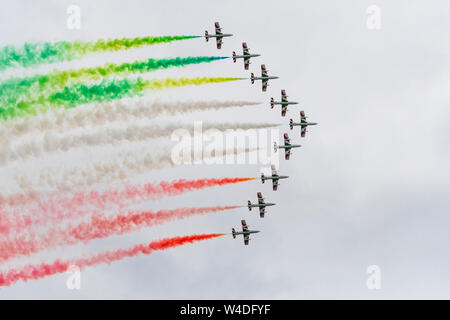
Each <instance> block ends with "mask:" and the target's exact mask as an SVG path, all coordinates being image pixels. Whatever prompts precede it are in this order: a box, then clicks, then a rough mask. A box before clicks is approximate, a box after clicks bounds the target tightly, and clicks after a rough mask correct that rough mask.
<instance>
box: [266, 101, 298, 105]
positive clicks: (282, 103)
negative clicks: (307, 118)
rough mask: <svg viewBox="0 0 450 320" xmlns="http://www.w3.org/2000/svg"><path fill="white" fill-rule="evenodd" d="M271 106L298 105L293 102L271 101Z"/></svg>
mask: <svg viewBox="0 0 450 320" xmlns="http://www.w3.org/2000/svg"><path fill="white" fill-rule="evenodd" d="M271 103H272V104H281V105H283V106H284V105H288V104H298V102H295V101H286V102H283V101H273V102H271Z"/></svg>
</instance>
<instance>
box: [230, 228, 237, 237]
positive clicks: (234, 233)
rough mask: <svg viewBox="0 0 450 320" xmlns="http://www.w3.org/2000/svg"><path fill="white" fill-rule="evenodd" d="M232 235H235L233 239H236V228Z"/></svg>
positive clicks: (232, 230)
mask: <svg viewBox="0 0 450 320" xmlns="http://www.w3.org/2000/svg"><path fill="white" fill-rule="evenodd" d="M231 234H232V235H233V239H236V230H234V228H232V229H231Z"/></svg>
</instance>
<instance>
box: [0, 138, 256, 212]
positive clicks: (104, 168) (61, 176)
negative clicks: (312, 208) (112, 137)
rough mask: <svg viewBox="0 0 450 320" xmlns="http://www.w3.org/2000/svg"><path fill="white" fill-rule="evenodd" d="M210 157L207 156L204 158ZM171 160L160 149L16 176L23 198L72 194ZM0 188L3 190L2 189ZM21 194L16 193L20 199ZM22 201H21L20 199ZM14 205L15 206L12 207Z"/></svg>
mask: <svg viewBox="0 0 450 320" xmlns="http://www.w3.org/2000/svg"><path fill="white" fill-rule="evenodd" d="M259 149H260V148H246V147H244V148H239V147H236V148H233V149H218V150H217V149H216V150H215V153H214V154H212V155H211V157H209V158H210V159H211V158H214V159H218V158H222V157H223V156H225V155H239V154H242V153H248V152H253V151H257V150H259ZM206 158H208V157H207V156H205V157H204V159H206ZM176 165H177V164H176V163H174V162H173V161H172V158H171V149H170V148H168V147H167V148H159V149H158V151H154V150H151V151H143V150H142V149H137V150H132V151H125V152H120V153H118V154H117V155H115V156H114V157H113V158H112V159H111V160H108V161H102V162H98V163H92V164H89V165H86V166H84V167H77V168H73V167H71V168H67V167H64V166H61V167H56V168H55V167H52V168H47V169H44V170H42V171H41V172H39V174H38V175H36V176H34V177H30V175H16V176H15V180H16V181H17V183H18V185H19V186H20V188H21V190H22V192H23V193H22V194H21V195H26V196H31V197H32V198H36V199H38V198H39V197H42V196H46V195H50V194H51V193H54V192H61V193H64V192H73V191H77V189H80V190H81V189H83V190H85V189H86V188H87V187H91V186H93V185H95V184H110V183H113V182H115V181H119V180H124V179H129V178H132V177H133V176H136V175H138V174H141V173H145V172H148V171H150V170H158V169H163V168H169V167H175V166H176ZM0 189H3V188H1V186H0ZM1 192H2V196H0V204H3V203H10V205H11V201H10V200H11V199H8V198H9V197H10V196H12V195H8V194H7V190H6V189H5V190H1ZM17 196H18V194H14V197H17ZM19 199H20V198H19ZM12 205H14V204H12Z"/></svg>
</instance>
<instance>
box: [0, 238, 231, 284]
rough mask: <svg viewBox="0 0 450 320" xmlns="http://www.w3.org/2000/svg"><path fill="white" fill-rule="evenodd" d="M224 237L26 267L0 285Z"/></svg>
mask: <svg viewBox="0 0 450 320" xmlns="http://www.w3.org/2000/svg"><path fill="white" fill-rule="evenodd" d="M224 235H226V233H212V234H200V235H191V236H183V237H175V238H166V239H162V240H157V241H153V242H150V243H149V244H138V245H135V246H133V247H131V248H129V249H119V250H115V251H106V252H103V253H100V254H97V255H93V256H91V257H88V258H79V259H74V260H69V261H61V260H56V261H55V262H53V263H52V264H46V263H43V264H40V265H27V266H25V267H23V268H17V269H12V270H9V271H6V272H3V273H0V285H1V286H10V285H12V284H14V283H15V282H17V281H19V280H22V281H28V280H33V279H34V280H37V279H41V278H44V277H47V276H51V275H54V274H57V273H62V272H66V271H67V270H68V268H69V267H70V266H71V265H76V266H78V267H79V268H80V269H82V268H85V267H89V266H94V265H97V264H100V263H108V264H109V263H111V262H114V261H119V260H122V259H124V258H129V257H134V256H137V255H138V254H147V255H148V254H151V253H152V252H153V251H154V250H166V249H169V248H173V247H177V246H181V245H184V244H186V243H194V242H197V241H202V240H208V239H213V238H217V237H221V236H224Z"/></svg>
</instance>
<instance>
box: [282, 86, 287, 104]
mask: <svg viewBox="0 0 450 320" xmlns="http://www.w3.org/2000/svg"><path fill="white" fill-rule="evenodd" d="M281 101H283V102H287V95H286V90H284V89H283V90H281Z"/></svg>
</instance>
